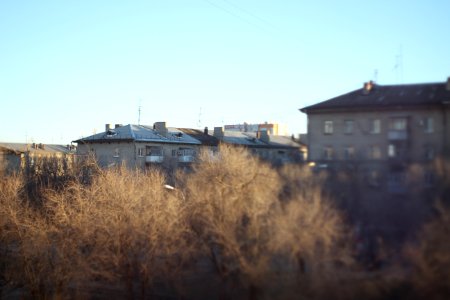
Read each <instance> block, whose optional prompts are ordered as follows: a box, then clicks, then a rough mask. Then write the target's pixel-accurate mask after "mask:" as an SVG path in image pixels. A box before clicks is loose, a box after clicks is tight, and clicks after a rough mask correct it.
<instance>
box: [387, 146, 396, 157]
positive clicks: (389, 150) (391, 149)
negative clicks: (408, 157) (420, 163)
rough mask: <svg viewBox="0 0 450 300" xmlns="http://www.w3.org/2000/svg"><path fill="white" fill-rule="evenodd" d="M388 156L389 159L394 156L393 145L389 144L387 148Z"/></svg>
mask: <svg viewBox="0 0 450 300" xmlns="http://www.w3.org/2000/svg"><path fill="white" fill-rule="evenodd" d="M388 156H389V157H390V158H393V157H395V156H396V151H395V145H394V144H389V146H388Z"/></svg>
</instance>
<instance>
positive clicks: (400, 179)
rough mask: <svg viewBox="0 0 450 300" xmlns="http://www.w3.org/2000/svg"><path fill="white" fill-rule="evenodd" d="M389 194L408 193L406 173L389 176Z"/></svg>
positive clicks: (394, 173) (395, 173)
mask: <svg viewBox="0 0 450 300" xmlns="http://www.w3.org/2000/svg"><path fill="white" fill-rule="evenodd" d="M387 184H388V192H390V193H392V194H403V193H405V192H406V174H405V173H404V172H393V173H390V174H389V175H388V181H387Z"/></svg>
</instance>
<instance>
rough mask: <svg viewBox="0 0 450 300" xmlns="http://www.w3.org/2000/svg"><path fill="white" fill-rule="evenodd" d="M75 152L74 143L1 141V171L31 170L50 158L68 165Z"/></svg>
mask: <svg viewBox="0 0 450 300" xmlns="http://www.w3.org/2000/svg"><path fill="white" fill-rule="evenodd" d="M74 153H75V147H74V146H73V145H66V146H65V145H52V144H50V145H49V144H42V143H30V144H25V143H0V173H8V174H11V173H18V172H23V171H27V170H28V171H29V170H30V169H36V168H38V167H39V165H40V164H41V163H42V162H43V161H44V160H49V159H53V160H54V161H55V162H57V163H58V164H61V165H63V164H64V165H65V167H67V166H70V165H71V164H72V162H73V154H74ZM57 167H58V166H57ZM35 171H38V170H35Z"/></svg>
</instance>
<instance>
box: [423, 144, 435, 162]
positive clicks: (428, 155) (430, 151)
mask: <svg viewBox="0 0 450 300" xmlns="http://www.w3.org/2000/svg"><path fill="white" fill-rule="evenodd" d="M424 154H425V155H424V156H425V157H424V158H425V159H426V160H433V159H434V148H433V147H432V146H425V147H424Z"/></svg>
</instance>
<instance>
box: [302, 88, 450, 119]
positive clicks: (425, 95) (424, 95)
mask: <svg viewBox="0 0 450 300" xmlns="http://www.w3.org/2000/svg"><path fill="white" fill-rule="evenodd" d="M449 101H450V90H448V89H447V87H446V83H445V82H442V83H421V84H401V85H378V84H373V85H372V88H371V89H370V90H369V91H367V90H365V88H362V89H357V90H354V91H352V92H350V93H347V94H344V95H340V96H337V97H334V98H332V99H329V100H326V101H323V102H320V103H317V104H314V105H311V106H307V107H304V108H302V109H300V111H302V112H304V113H310V112H315V111H324V110H361V109H374V108H376V109H382V108H393V107H397V108H403V107H417V106H435V105H442V104H445V103H448V102H449Z"/></svg>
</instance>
